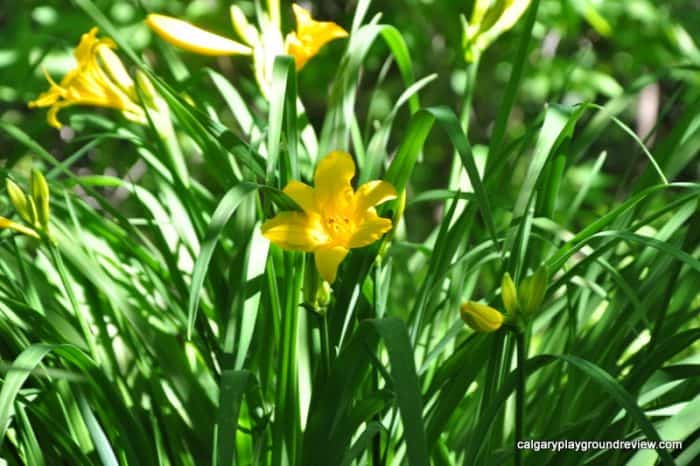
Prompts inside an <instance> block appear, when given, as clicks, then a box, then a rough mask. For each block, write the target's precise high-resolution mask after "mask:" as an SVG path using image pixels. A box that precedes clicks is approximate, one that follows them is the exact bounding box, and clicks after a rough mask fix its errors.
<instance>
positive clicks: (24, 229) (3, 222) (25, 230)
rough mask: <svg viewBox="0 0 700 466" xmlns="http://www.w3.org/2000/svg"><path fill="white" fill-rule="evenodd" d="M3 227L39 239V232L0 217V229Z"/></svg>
mask: <svg viewBox="0 0 700 466" xmlns="http://www.w3.org/2000/svg"><path fill="white" fill-rule="evenodd" d="M3 229H8V230H14V231H16V232H17V233H21V234H23V235H27V236H31V237H32V238H36V239H39V234H38V233H37V232H36V231H34V230H33V229H31V228H27V227H25V226H24V225H21V224H19V223H17V222H13V221H12V220H10V219H9V218H5V217H0V230H3Z"/></svg>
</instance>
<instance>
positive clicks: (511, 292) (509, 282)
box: [501, 272, 518, 319]
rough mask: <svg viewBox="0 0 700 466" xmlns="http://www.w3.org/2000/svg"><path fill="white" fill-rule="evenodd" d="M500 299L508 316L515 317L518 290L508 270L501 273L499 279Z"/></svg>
mask: <svg viewBox="0 0 700 466" xmlns="http://www.w3.org/2000/svg"><path fill="white" fill-rule="evenodd" d="M501 299H502V300H503V306H504V307H505V308H506V313H507V314H508V317H509V318H511V319H513V318H515V315H516V314H517V312H518V291H517V289H516V288H515V283H513V279H512V278H511V277H510V274H509V273H508V272H506V273H505V274H503V280H502V281H501Z"/></svg>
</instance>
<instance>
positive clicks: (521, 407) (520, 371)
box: [514, 331, 527, 466]
mask: <svg viewBox="0 0 700 466" xmlns="http://www.w3.org/2000/svg"><path fill="white" fill-rule="evenodd" d="M525 346H526V345H525V333H524V332H522V331H517V332H515V352H516V362H517V374H516V377H517V380H516V391H515V442H514V453H515V466H522V464H523V458H522V451H521V450H519V449H518V442H520V441H521V440H523V425H524V423H525V380H526V373H525V372H526V369H525V358H526V351H527V349H526V347H525Z"/></svg>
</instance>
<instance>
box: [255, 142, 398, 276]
mask: <svg viewBox="0 0 700 466" xmlns="http://www.w3.org/2000/svg"><path fill="white" fill-rule="evenodd" d="M354 176H355V162H354V161H353V160H352V157H351V156H350V154H347V153H345V152H339V151H336V152H331V153H330V154H328V155H327V156H326V157H325V158H323V160H321V161H320V162H319V164H318V166H317V167H316V172H315V174H314V185H315V186H314V187H311V186H308V185H306V184H304V183H301V182H299V181H291V182H290V183H289V184H287V186H286V187H285V188H284V190H283V191H284V193H285V194H286V195H287V196H289V197H290V198H292V200H294V202H296V203H297V204H298V205H299V206H300V207H301V208H302V209H303V212H296V211H294V212H290V211H286V212H280V213H278V214H277V215H276V216H275V217H274V218H272V219H270V220H268V221H266V222H265V223H264V224H263V225H262V233H263V235H264V236H265V237H266V238H267V239H268V240H270V241H271V242H273V243H274V244H276V245H278V246H280V247H282V248H284V249H288V250H296V251H305V252H313V253H314V259H315V263H316V268H317V269H318V271H319V274H320V275H321V277H322V278H323V279H324V280H326V281H327V282H330V283H332V282H333V281H335V277H336V273H337V271H338V266H339V265H340V263H341V262H342V261H343V259H344V258H345V256H346V255H347V254H348V252H350V249H352V248H361V247H364V246H367V245H369V244H372V243H374V242H375V241H377V240H378V239H380V238H381V237H382V235H383V234H384V233H386V232H388V231H389V230H391V228H392V226H393V225H392V222H391V220H390V219H388V218H383V217H380V216H379V215H377V211H376V209H375V206H376V205H378V204H381V203H383V202H386V201H389V200H392V199H395V198H396V190H395V189H394V187H393V186H392V185H391V184H390V183H388V182H386V181H381V180H375V181H370V182H368V183H365V184H363V185H362V186H360V187H359V188H358V189H357V191H355V190H353V188H352V186H351V185H350V180H352V178H353V177H354Z"/></svg>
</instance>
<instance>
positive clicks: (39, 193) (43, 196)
mask: <svg viewBox="0 0 700 466" xmlns="http://www.w3.org/2000/svg"><path fill="white" fill-rule="evenodd" d="M29 184H30V186H31V190H32V199H33V200H34V206H35V209H36V213H37V217H36V219H37V221H38V223H39V225H40V226H41V227H42V229H44V230H46V229H47V227H48V225H49V216H50V214H51V212H50V208H49V197H50V193H49V185H48V183H47V182H46V178H44V175H42V174H41V172H40V171H38V170H32V173H31V176H30V178H29Z"/></svg>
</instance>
